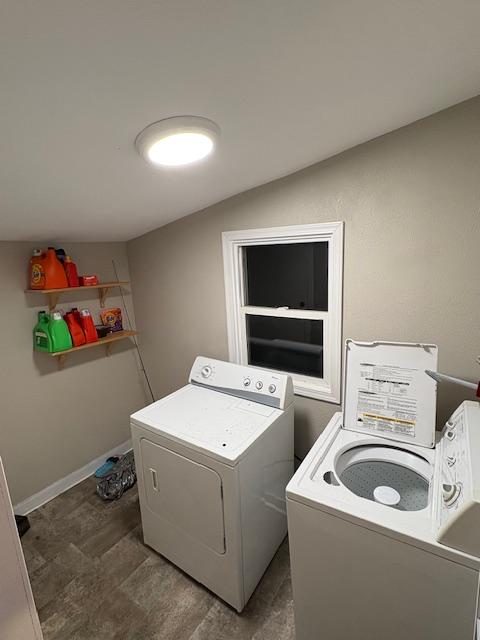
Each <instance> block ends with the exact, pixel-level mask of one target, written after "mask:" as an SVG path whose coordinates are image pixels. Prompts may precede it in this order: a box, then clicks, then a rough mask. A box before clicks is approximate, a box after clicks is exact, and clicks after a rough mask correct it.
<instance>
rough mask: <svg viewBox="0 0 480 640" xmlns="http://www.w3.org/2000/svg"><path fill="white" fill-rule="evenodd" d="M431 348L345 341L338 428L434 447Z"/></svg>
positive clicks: (434, 390) (433, 354) (434, 357)
mask: <svg viewBox="0 0 480 640" xmlns="http://www.w3.org/2000/svg"><path fill="white" fill-rule="evenodd" d="M437 352H438V349H437V347H436V345H433V344H418V343H415V344H414V343H405V342H403V343H401V342H355V341H354V340H347V342H346V355H345V378H344V412H343V427H344V428H345V429H349V430H350V431H360V432H361V433H368V434H370V435H373V434H375V435H378V436H382V437H383V438H388V439H389V440H395V441H397V442H409V443H414V444H417V445H420V446H423V447H433V446H435V408H436V394H437V384H436V382H435V380H433V379H432V378H430V376H428V375H427V374H426V373H425V369H430V370H432V371H436V370H437Z"/></svg>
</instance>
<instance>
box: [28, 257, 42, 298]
mask: <svg viewBox="0 0 480 640" xmlns="http://www.w3.org/2000/svg"><path fill="white" fill-rule="evenodd" d="M44 263H45V255H44V254H43V253H42V250H41V249H34V250H33V255H32V257H31V258H30V265H29V275H30V289H45V264H44Z"/></svg>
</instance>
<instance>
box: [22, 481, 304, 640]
mask: <svg viewBox="0 0 480 640" xmlns="http://www.w3.org/2000/svg"><path fill="white" fill-rule="evenodd" d="M29 518H30V524H31V528H30V530H29V531H28V532H27V533H26V534H25V535H24V537H23V538H22V545H23V550H24V553H25V559H26V562H27V566H28V571H29V574H30V579H31V582H32V588H33V593H34V596H35V601H36V604H37V608H38V611H39V616H40V620H41V623H42V629H43V633H44V638H45V640H67V639H68V640H70V639H71V640H112V639H115V640H154V639H155V640H173V639H175V640H223V639H225V640H226V639H228V640H246V639H248V640H250V639H251V640H291V639H293V638H294V636H295V633H294V624H293V604H292V595H291V586H290V569H289V559H288V545H287V543H286V541H285V542H284V543H283V544H282V546H281V547H280V549H279V550H278V552H277V554H276V556H275V557H274V559H273V560H272V563H271V564H270V567H269V568H268V570H267V572H266V573H265V575H264V577H263V579H262V581H261V582H260V584H259V586H258V587H257V589H256V591H255V593H254V594H253V596H252V598H251V599H250V601H249V603H248V604H247V606H246V608H245V610H244V611H243V613H242V614H241V615H238V614H237V613H236V612H235V611H234V610H233V609H231V608H230V607H229V606H228V605H226V604H224V603H223V602H222V601H221V600H219V599H218V598H216V597H215V596H214V595H213V594H212V593H210V592H209V591H207V590H206V589H205V588H204V587H202V586H201V585H199V584H198V583H196V582H195V581H194V580H192V579H190V578H189V577H188V576H186V575H185V574H184V573H183V572H182V571H180V570H179V569H177V568H176V567H175V566H174V565H172V564H170V563H169V562H168V561H166V560H165V559H163V558H162V557H161V556H159V555H158V554H156V553H155V552H154V551H152V550H151V549H149V548H148V547H145V546H144V545H143V543H142V528H141V524H140V511H139V506H138V494H137V487H136V486H135V487H134V488H133V489H131V490H130V491H128V492H127V493H126V494H124V495H123V497H122V498H121V499H120V500H119V501H118V502H113V503H105V502H103V501H102V500H100V498H98V497H97V496H96V494H95V482H94V480H93V478H89V479H87V480H85V481H84V482H82V483H81V484H79V485H77V486H76V487H73V488H72V489H70V490H69V491H67V492H66V493H64V494H62V495H61V496H58V497H57V498H55V499H54V500H52V501H51V502H49V503H48V504H46V505H44V506H43V507H40V508H39V509H37V510H36V511H35V512H33V513H31V514H30V516H29Z"/></svg>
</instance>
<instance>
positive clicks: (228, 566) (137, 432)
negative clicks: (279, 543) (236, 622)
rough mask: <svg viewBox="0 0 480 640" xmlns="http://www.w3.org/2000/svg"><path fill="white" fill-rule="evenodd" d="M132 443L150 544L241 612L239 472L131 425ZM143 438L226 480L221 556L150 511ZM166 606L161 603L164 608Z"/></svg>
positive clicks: (144, 526)
mask: <svg viewBox="0 0 480 640" xmlns="http://www.w3.org/2000/svg"><path fill="white" fill-rule="evenodd" d="M131 430H132V442H133V449H134V453H135V464H136V467H137V474H138V475H137V479H138V495H139V499H140V508H141V515H142V526H143V537H144V541H145V544H147V545H148V546H149V547H152V549H155V551H157V552H158V553H160V554H162V555H163V556H165V557H166V558H168V559H169V560H170V561H171V562H173V563H174V564H176V565H177V566H178V567H180V568H181V569H182V570H183V571H185V573H188V574H189V575H191V576H192V577H193V578H195V580H198V582H201V583H202V584H204V585H205V586H206V587H207V588H208V589H210V590H211V591H213V592H214V593H216V594H217V595H218V596H219V597H220V598H222V599H223V600H225V601H226V602H228V603H229V604H230V605H232V607H234V608H235V609H237V610H238V611H241V610H242V608H243V606H244V604H245V601H244V595H243V573H242V560H241V558H242V556H241V534H240V498H239V495H238V477H237V469H238V467H230V466H228V465H226V464H223V463H221V462H218V461H217V460H214V459H213V458H209V457H207V456H206V455H204V454H202V453H199V452H197V451H193V450H191V449H189V448H188V447H186V446H183V445H181V444H180V443H178V442H175V441H173V440H170V439H168V438H166V437H164V436H162V435H161V434H160V433H153V432H151V431H149V430H148V429H145V428H143V427H140V426H138V425H136V424H132V425H131ZM143 438H146V439H148V440H150V441H151V442H153V443H155V444H157V445H160V446H162V447H165V448H167V449H169V450H170V451H172V452H174V453H177V454H179V455H180V456H184V457H186V458H189V459H191V460H192V461H194V462H197V463H199V464H201V465H204V466H205V467H208V468H210V469H212V470H213V471H215V472H216V473H218V475H219V476H220V477H221V479H222V486H223V505H224V524H225V538H226V542H225V553H217V552H216V551H214V550H213V549H211V548H210V547H208V546H206V545H205V544H203V542H201V541H200V540H198V538H197V537H195V536H193V537H192V536H191V535H189V534H187V533H186V532H185V531H183V530H181V529H179V528H178V527H176V526H174V525H173V524H172V523H171V522H170V521H169V520H168V519H167V518H165V517H163V515H162V514H161V513H156V512H155V511H152V510H151V509H150V507H149V506H148V501H147V491H146V486H145V482H144V479H143V478H144V474H143V471H142V470H143V468H144V467H145V463H144V460H143V455H142V448H141V446H140V442H141V440H142V439H143ZM160 605H161V602H159V606H160Z"/></svg>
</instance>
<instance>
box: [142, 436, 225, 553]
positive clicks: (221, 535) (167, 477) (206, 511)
mask: <svg viewBox="0 0 480 640" xmlns="http://www.w3.org/2000/svg"><path fill="white" fill-rule="evenodd" d="M140 448H141V453H142V460H143V467H142V469H141V472H142V473H143V482H144V486H145V493H146V498H147V504H148V506H149V508H150V510H151V511H153V512H154V513H157V514H158V515H161V516H162V517H163V518H165V519H167V520H168V521H169V522H170V523H171V524H172V525H173V526H175V527H177V528H179V529H180V530H181V531H183V532H185V533H186V534H187V535H189V536H191V537H192V538H196V539H197V540H199V541H200V542H201V543H202V544H204V545H206V546H207V547H210V548H211V549H213V550H214V551H216V552H217V553H225V527H224V524H223V497H222V479H221V478H220V476H219V475H218V473H217V472H216V471H214V470H213V469H209V468H208V467H205V466H204V465H202V464H199V463H198V462H194V461H193V460H190V459H189V458H185V457H184V456H181V455H179V454H178V453H174V452H173V451H170V450H169V449H166V448H165V447H162V446H160V445H158V444H155V443H154V442H150V440H146V439H145V438H142V439H141V441H140Z"/></svg>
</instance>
